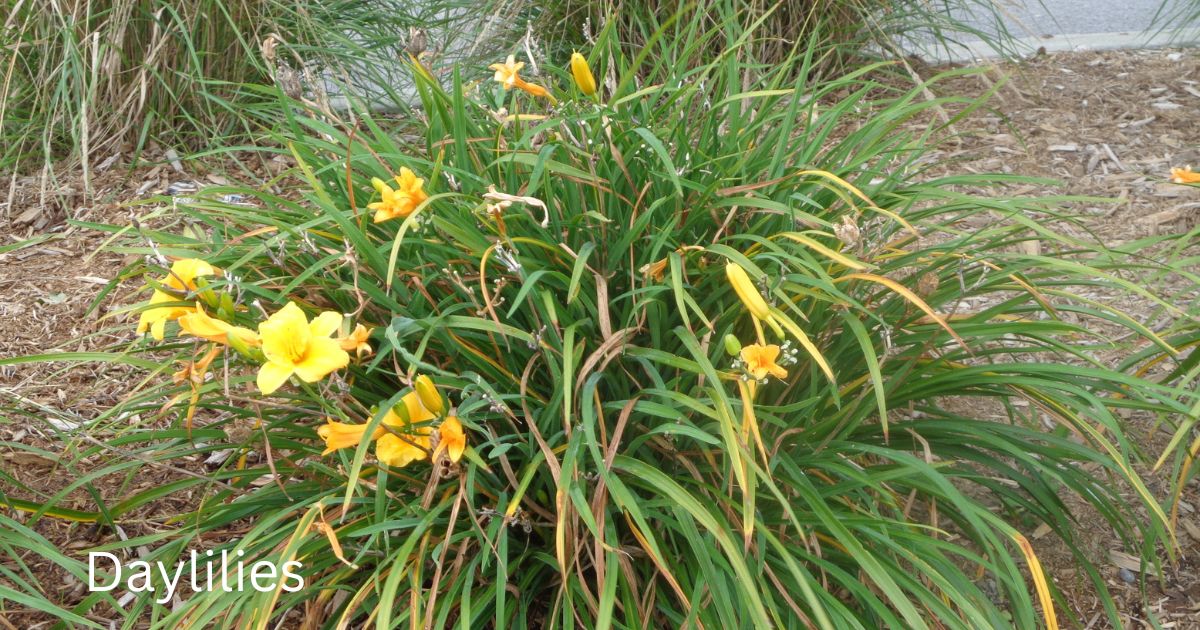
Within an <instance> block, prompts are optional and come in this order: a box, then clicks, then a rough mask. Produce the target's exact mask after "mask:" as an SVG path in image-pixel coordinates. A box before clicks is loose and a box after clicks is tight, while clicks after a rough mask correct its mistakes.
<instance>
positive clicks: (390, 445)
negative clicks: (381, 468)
mask: <svg viewBox="0 0 1200 630" xmlns="http://www.w3.org/2000/svg"><path fill="white" fill-rule="evenodd" d="M414 437H416V436H407V435H406V436H404V439H401V438H400V437H399V436H397V435H392V434H391V433H388V434H387V435H383V436H381V437H380V438H379V441H377V442H376V443H375V457H376V458H377V459H379V461H380V462H383V463H384V464H387V465H388V466H393V467H396V468H403V467H405V466H407V465H409V464H411V463H412V462H414V461H419V460H422V459H425V451H424V450H423V449H421V448H418V447H417V446H415V445H414V444H411V443H410V441H411V442H416V443H420V440H419V439H413V438H414ZM406 440H407V441H406ZM425 440H426V444H428V438H425Z"/></svg>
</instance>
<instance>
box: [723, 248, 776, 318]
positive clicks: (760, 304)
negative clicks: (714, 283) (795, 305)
mask: <svg viewBox="0 0 1200 630" xmlns="http://www.w3.org/2000/svg"><path fill="white" fill-rule="evenodd" d="M725 275H726V276H727V277H728V278H729V284H730V285H731V286H733V290H734V292H735V293H737V296H738V298H740V299H741V300H742V304H744V305H745V306H746V309H747V310H749V311H750V313H751V314H752V315H754V316H755V317H757V318H759V319H761V320H763V321H770V319H771V309H770V307H768V306H767V301H766V300H764V299H763V296H762V295H760V294H759V292H758V287H756V286H754V282H753V281H751V280H750V276H748V275H747V274H746V270H745V269H742V266H741V265H739V264H737V263H734V262H731V263H728V264H726V265H725Z"/></svg>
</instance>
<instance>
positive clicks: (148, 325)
mask: <svg viewBox="0 0 1200 630" xmlns="http://www.w3.org/2000/svg"><path fill="white" fill-rule="evenodd" d="M220 273H221V270H220V269H217V268H216V267H213V266H212V265H210V264H208V263H207V262H205V261H203V260H200V259H199V258H184V259H181V260H177V261H175V262H174V263H172V264H171V273H168V274H167V275H166V276H165V277H163V278H161V279H159V281H158V282H159V284H161V285H163V286H164V287H167V288H169V289H172V290H174V291H177V292H178V293H180V294H185V293H188V292H189V291H195V290H196V278H197V277H199V276H215V275H218V274H220ZM182 300H183V297H182V296H181V295H172V294H170V293H168V292H166V291H163V290H162V289H154V294H153V295H151V296H150V302H149V306H150V308H147V309H146V310H144V311H142V312H141V315H139V316H138V325H137V334H139V335H140V334H143V333H145V332H146V331H147V330H149V331H150V334H151V335H153V337H154V338H155V339H156V340H158V341H162V338H163V334H164V332H165V330H166V326H167V322H169V321H173V320H176V319H179V318H180V317H183V316H184V315H187V314H188V313H190V312H191V310H192V309H191V307H188V306H158V307H155V305H156V304H169V303H171V302H180V301H182Z"/></svg>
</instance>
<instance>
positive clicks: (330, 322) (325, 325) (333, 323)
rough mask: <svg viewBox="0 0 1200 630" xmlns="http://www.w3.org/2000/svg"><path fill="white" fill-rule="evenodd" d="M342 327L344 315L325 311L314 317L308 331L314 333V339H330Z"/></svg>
mask: <svg viewBox="0 0 1200 630" xmlns="http://www.w3.org/2000/svg"><path fill="white" fill-rule="evenodd" d="M341 327H342V314H341V313H337V312H334V311H325V312H324V313H321V314H320V315H317V316H316V317H314V318H313V320H312V322H310V323H309V324H308V329H309V330H310V331H312V334H313V336H314V337H328V336H330V335H332V334H333V333H335V332H337V331H338V330H339V329H341Z"/></svg>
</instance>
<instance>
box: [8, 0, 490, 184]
mask: <svg viewBox="0 0 1200 630" xmlns="http://www.w3.org/2000/svg"><path fill="white" fill-rule="evenodd" d="M10 4H11V5H12V11H11V12H10V13H8V14H7V15H5V16H4V17H5V19H4V25H3V26H4V28H3V31H2V32H0V37H3V40H0V43H2V45H3V49H4V51H5V55H4V58H3V69H2V72H3V81H0V86H2V87H0V118H3V120H4V130H3V135H2V139H3V143H2V144H3V146H2V148H0V172H5V171H34V172H36V171H37V170H39V169H45V170H46V171H47V173H50V174H52V171H54V170H56V169H57V170H58V171H59V172H60V173H67V174H73V169H76V168H79V167H82V169H83V176H84V178H85V179H86V178H87V177H88V175H89V167H91V166H92V165H93V164H94V163H95V162H100V161H103V160H104V159H105V158H108V157H109V156H110V155H112V154H113V153H114V152H121V153H123V154H124V157H125V159H126V160H127V161H129V162H131V163H132V162H136V160H137V157H138V155H140V152H141V151H142V150H143V149H144V148H145V146H146V143H147V142H150V141H157V142H160V143H161V144H164V145H166V146H169V147H173V148H175V149H177V151H178V152H179V153H180V154H187V153H191V152H194V151H203V152H207V151H209V150H211V149H212V148H213V146H214V145H216V144H223V145H230V144H241V143H243V142H247V141H249V142H256V141H263V140H266V135H267V133H268V130H269V129H270V128H271V127H272V126H273V125H274V124H275V122H276V121H277V120H278V118H279V109H278V107H277V106H276V104H277V94H278V92H279V91H283V92H285V93H287V94H288V95H289V96H291V97H293V98H299V97H301V96H307V97H308V98H309V99H310V100H312V101H314V102H322V104H323V105H326V106H327V104H325V103H323V100H324V94H323V92H324V90H326V89H327V88H332V87H334V86H336V85H339V84H341V85H343V86H345V90H346V91H347V92H348V93H349V94H350V95H351V97H353V95H354V94H355V93H362V92H363V91H364V88H365V87H368V86H369V88H370V92H371V93H382V94H384V95H386V96H389V97H390V101H391V102H392V103H395V104H397V105H398V106H400V107H403V108H407V106H408V102H407V101H406V100H405V99H404V98H403V97H402V96H401V95H400V94H398V93H397V92H396V91H395V75H396V74H397V70H398V68H399V61H398V59H400V58H401V57H402V55H403V53H404V51H405V49H406V48H409V47H411V46H412V45H414V44H417V43H419V42H418V40H424V41H425V42H427V45H428V46H429V49H430V51H429V52H431V53H433V58H437V56H438V54H440V53H441V52H444V51H443V50H441V49H444V48H445V47H446V45H447V44H446V42H448V41H458V40H464V41H470V38H471V34H464V32H463V29H464V28H466V27H467V26H471V27H472V28H473V27H474V26H475V23H474V22H470V23H468V21H466V20H464V19H463V12H464V11H466V10H467V7H469V8H470V9H472V10H480V11H484V12H486V13H488V14H491V13H493V12H494V13H495V14H496V15H497V16H498V17H499V16H507V15H508V11H509V10H512V9H504V10H502V9H501V8H499V7H495V8H494V7H491V6H490V5H488V4H486V3H485V4H483V5H480V4H479V3H470V4H469V5H468V4H467V3H465V2H462V1H461V0H437V1H431V2H424V3H419V4H414V3H409V2H399V1H397V0H372V1H371V2H359V1H357V0H334V1H319V2H285V1H282V0H189V1H187V2H168V1H165V0H115V1H113V2H95V1H93V0H63V1H61V2H23V1H17V2H15V3H10ZM495 33H496V35H497V36H499V37H505V33H504V31H503V30H502V29H496V31H495ZM486 50H487V47H486V46H480V47H479V51H480V52H483V51H486ZM417 52H419V51H417ZM154 157H155V158H156V159H157V158H158V156H157V155H156V156H154Z"/></svg>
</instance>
